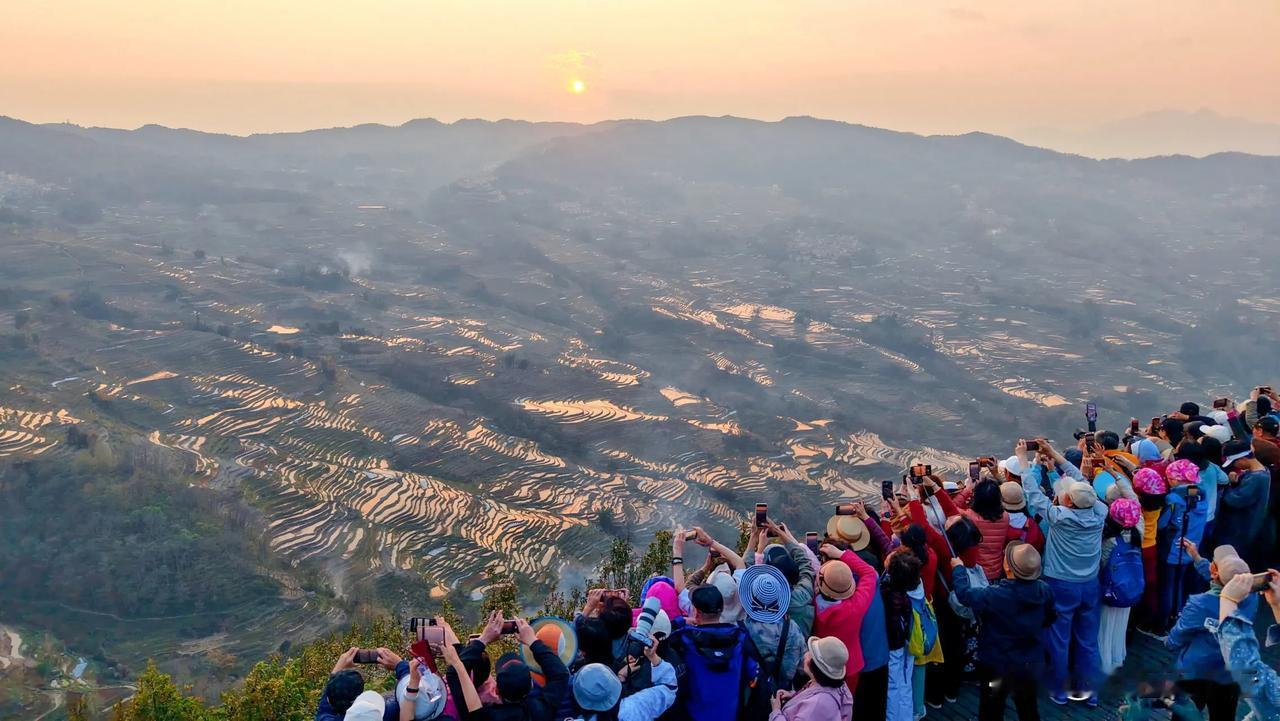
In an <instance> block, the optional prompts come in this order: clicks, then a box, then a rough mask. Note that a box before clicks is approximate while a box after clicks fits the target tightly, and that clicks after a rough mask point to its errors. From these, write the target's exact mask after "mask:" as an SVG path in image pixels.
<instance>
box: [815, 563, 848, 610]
mask: <svg viewBox="0 0 1280 721" xmlns="http://www.w3.org/2000/svg"><path fill="white" fill-rule="evenodd" d="M855 587H856V585H855V583H854V580H853V571H852V570H851V569H850V568H849V565H848V564H847V563H845V562H844V561H827V562H826V563H824V564H822V568H821V569H819V571H818V590H819V591H821V592H822V593H823V595H825V596H826V597H827V598H830V599H833V600H836V601H843V600H844V599H846V598H849V597H850V596H852V595H853V591H854V589H855Z"/></svg>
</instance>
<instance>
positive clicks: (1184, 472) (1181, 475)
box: [1164, 458, 1200, 485]
mask: <svg viewBox="0 0 1280 721" xmlns="http://www.w3.org/2000/svg"><path fill="white" fill-rule="evenodd" d="M1164 474H1165V476H1166V477H1167V478H1168V479H1169V480H1170V481H1171V482H1172V483H1175V484H1178V485H1182V484H1185V483H1190V484H1192V485H1195V484H1197V483H1199V482H1200V469H1199V468H1196V464H1194V463H1192V462H1191V461H1188V460H1187V459H1185V458H1179V459H1178V460H1176V461H1174V462H1173V463H1170V464H1169V467H1168V468H1166V469H1164Z"/></svg>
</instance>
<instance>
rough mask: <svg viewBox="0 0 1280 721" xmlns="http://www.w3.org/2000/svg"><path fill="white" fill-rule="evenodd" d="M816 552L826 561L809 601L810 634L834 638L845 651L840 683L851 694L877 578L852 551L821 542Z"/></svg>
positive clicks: (854, 688)
mask: <svg viewBox="0 0 1280 721" xmlns="http://www.w3.org/2000/svg"><path fill="white" fill-rule="evenodd" d="M818 552H819V554H821V555H822V557H823V558H824V559H826V561H825V562H824V563H823V564H822V568H821V569H820V570H819V571H818V594H817V596H815V597H814V599H813V603H814V606H815V607H816V612H817V614H816V616H815V617H814V620H813V635H814V636H817V637H818V638H825V637H827V636H835V637H836V638H838V639H840V640H841V641H843V642H844V645H845V648H847V649H849V660H848V661H847V662H846V663H845V679H844V680H845V684H847V685H848V686H849V691H850V692H853V691H855V690H857V686H858V674H859V673H860V672H861V671H862V666H863V661H862V642H861V641H860V638H861V633H862V619H863V617H864V616H866V615H867V608H868V607H870V606H871V599H872V597H874V596H875V594H877V593H879V592H880V588H879V578H877V576H876V570H875V569H874V568H872V567H871V566H869V565H868V564H867V562H866V561H863V560H862V559H861V558H858V554H856V553H854V552H853V551H841V550H840V549H839V548H836V547H835V546H833V545H831V544H830V543H824V544H822V546H820V547H819V548H818Z"/></svg>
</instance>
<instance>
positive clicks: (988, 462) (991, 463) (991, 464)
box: [978, 456, 996, 468]
mask: <svg viewBox="0 0 1280 721" xmlns="http://www.w3.org/2000/svg"><path fill="white" fill-rule="evenodd" d="M978 465H980V466H982V467H983V468H995V467H996V459H995V457H994V456H980V457H979V458H978Z"/></svg>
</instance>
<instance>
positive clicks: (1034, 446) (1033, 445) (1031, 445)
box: [1022, 439, 1040, 453]
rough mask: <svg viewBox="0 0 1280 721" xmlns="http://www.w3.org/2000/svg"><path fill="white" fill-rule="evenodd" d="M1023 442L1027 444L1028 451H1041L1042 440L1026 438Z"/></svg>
mask: <svg viewBox="0 0 1280 721" xmlns="http://www.w3.org/2000/svg"><path fill="white" fill-rule="evenodd" d="M1022 442H1023V444H1025V445H1026V447H1027V452H1028V453H1039V452H1040V441H1029V440H1025V439H1024V440H1023V441H1022Z"/></svg>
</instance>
